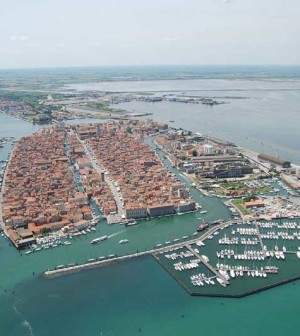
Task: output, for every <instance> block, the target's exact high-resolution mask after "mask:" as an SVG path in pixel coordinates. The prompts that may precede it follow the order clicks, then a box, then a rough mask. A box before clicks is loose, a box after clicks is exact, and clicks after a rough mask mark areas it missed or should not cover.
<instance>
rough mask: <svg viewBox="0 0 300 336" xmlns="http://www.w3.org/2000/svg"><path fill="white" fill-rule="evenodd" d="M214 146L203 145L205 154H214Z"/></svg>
mask: <svg viewBox="0 0 300 336" xmlns="http://www.w3.org/2000/svg"><path fill="white" fill-rule="evenodd" d="M214 152H215V150H214V147H213V146H211V145H208V144H205V145H203V154H204V155H212V154H214Z"/></svg>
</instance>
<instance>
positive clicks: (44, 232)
mask: <svg viewBox="0 0 300 336" xmlns="http://www.w3.org/2000/svg"><path fill="white" fill-rule="evenodd" d="M49 231H50V230H49V229H47V228H45V227H43V228H41V229H40V233H41V234H42V235H43V236H44V235H45V234H47V233H48V232H49Z"/></svg>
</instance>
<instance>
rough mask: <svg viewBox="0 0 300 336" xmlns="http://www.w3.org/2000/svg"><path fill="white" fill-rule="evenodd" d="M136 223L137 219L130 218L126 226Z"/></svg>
mask: <svg viewBox="0 0 300 336" xmlns="http://www.w3.org/2000/svg"><path fill="white" fill-rule="evenodd" d="M136 224H137V222H136V221H135V220H130V221H128V222H127V223H126V224H125V226H132V225H136Z"/></svg>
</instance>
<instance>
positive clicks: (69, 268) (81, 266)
mask: <svg viewBox="0 0 300 336" xmlns="http://www.w3.org/2000/svg"><path fill="white" fill-rule="evenodd" d="M231 224H233V223H232V222H231V221H229V222H224V223H221V224H219V225H216V226H214V227H212V228H210V229H209V230H208V231H206V232H205V233H204V234H203V235H202V236H200V237H197V238H194V239H190V240H189V241H184V242H180V243H177V244H174V245H168V246H163V247H160V248H156V249H152V250H148V251H143V252H137V253H133V254H128V255H124V256H120V257H112V258H106V259H104V260H97V261H93V262H87V263H84V264H79V265H75V266H65V267H63V268H60V269H54V270H48V271H46V272H44V275H45V276H46V277H49V278H51V277H55V276H60V275H65V274H68V273H73V272H79V271H81V270H83V269H90V268H95V267H100V266H104V265H106V264H111V263H113V262H119V261H124V260H127V259H132V258H137V257H142V256H145V255H149V254H157V253H164V252H167V251H170V250H173V249H174V248H180V247H185V246H186V245H189V244H193V243H196V242H197V241H203V240H205V239H206V238H207V237H208V236H209V235H211V234H213V233H214V232H215V231H217V230H219V229H220V228H222V227H225V226H227V225H231ZM193 253H194V252H193ZM201 262H202V260H201ZM210 267H211V266H210ZM213 272H214V274H216V270H215V271H213ZM218 277H220V278H222V279H223V277H222V276H220V275H219V273H218Z"/></svg>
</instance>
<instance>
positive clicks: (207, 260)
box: [201, 254, 209, 263]
mask: <svg viewBox="0 0 300 336" xmlns="http://www.w3.org/2000/svg"><path fill="white" fill-rule="evenodd" d="M201 257H202V258H203V259H204V261H205V262H207V263H208V262H209V259H208V257H207V256H206V255H204V254H202V256H201Z"/></svg>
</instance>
